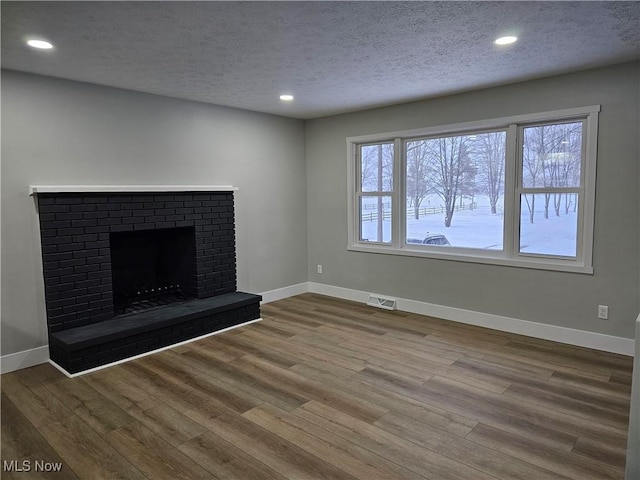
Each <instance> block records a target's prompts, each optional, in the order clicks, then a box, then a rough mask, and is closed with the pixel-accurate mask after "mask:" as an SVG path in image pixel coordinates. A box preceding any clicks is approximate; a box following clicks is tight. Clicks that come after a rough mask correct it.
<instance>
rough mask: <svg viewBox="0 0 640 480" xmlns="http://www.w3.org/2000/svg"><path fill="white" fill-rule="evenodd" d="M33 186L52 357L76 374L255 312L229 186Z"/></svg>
mask: <svg viewBox="0 0 640 480" xmlns="http://www.w3.org/2000/svg"><path fill="white" fill-rule="evenodd" d="M42 190H44V192H43V191H42ZM52 190H54V189H52V188H50V187H49V188H44V189H43V188H42V187H40V190H38V189H37V188H36V187H33V191H34V193H36V199H37V206H38V212H39V218H40V235H41V244H42V260H43V274H44V286H45V303H46V309H47V326H48V332H49V352H50V357H51V360H52V361H53V362H54V363H55V364H56V365H57V366H58V367H61V368H62V369H63V370H65V371H66V372H67V373H72V374H73V373H77V372H82V371H85V370H88V369H92V368H95V367H98V366H102V365H105V364H109V363H113V362H115V361H119V360H122V359H125V358H127V357H131V356H134V355H139V354H143V353H146V352H150V351H153V350H156V349H159V348H162V347H166V346H169V345H172V344H175V343H178V342H182V341H185V340H188V339H191V338H196V337H199V336H202V335H206V334H209V333H213V332H215V331H218V330H220V329H224V328H228V327H231V326H234V325H238V324H242V323H246V322H248V321H251V320H256V319H258V318H259V317H260V308H259V305H260V300H261V297H260V296H259V295H252V294H248V293H243V292H237V291H236V256H235V226H234V225H235V223H234V198H233V191H189V192H185V191H182V192H147V191H145V192H100V191H95V189H94V190H93V191H88V192H73V191H68V190H66V189H62V188H61V191H52Z"/></svg>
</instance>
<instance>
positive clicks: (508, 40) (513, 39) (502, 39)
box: [493, 35, 518, 45]
mask: <svg viewBox="0 0 640 480" xmlns="http://www.w3.org/2000/svg"><path fill="white" fill-rule="evenodd" d="M517 40H518V37H514V36H512V35H510V36H506V37H500V38H496V39H495V41H494V42H493V43H495V44H496V45H509V44H510V43H515V42H516V41H517Z"/></svg>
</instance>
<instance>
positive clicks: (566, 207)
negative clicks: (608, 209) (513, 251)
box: [520, 193, 578, 257]
mask: <svg viewBox="0 0 640 480" xmlns="http://www.w3.org/2000/svg"><path fill="white" fill-rule="evenodd" d="M577 232H578V194H577V193H539V194H535V195H533V194H525V195H521V196H520V252H521V253H534V254H541V255H561V256H565V257H575V256H576V239H577Z"/></svg>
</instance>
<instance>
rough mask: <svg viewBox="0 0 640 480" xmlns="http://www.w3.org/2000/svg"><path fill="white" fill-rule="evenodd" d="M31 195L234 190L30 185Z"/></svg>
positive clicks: (229, 189)
mask: <svg viewBox="0 0 640 480" xmlns="http://www.w3.org/2000/svg"><path fill="white" fill-rule="evenodd" d="M29 190H30V192H29V195H35V194H38V193H91V192H94V193H120V192H122V193H126V192H138V193H140V192H233V191H236V190H238V187H233V186H231V185H30V186H29Z"/></svg>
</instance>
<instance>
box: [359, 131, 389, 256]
mask: <svg viewBox="0 0 640 480" xmlns="http://www.w3.org/2000/svg"><path fill="white" fill-rule="evenodd" d="M357 157H358V159H359V161H358V178H359V181H358V209H359V218H360V222H359V223H360V230H359V232H360V234H359V237H358V238H359V240H360V241H361V242H375V243H386V244H390V243H391V239H392V235H391V218H392V214H391V206H392V205H393V203H394V199H393V197H394V190H395V188H394V175H393V169H394V163H395V162H394V157H395V149H394V144H393V142H392V143H377V144H373V145H359V146H358V154H357Z"/></svg>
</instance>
